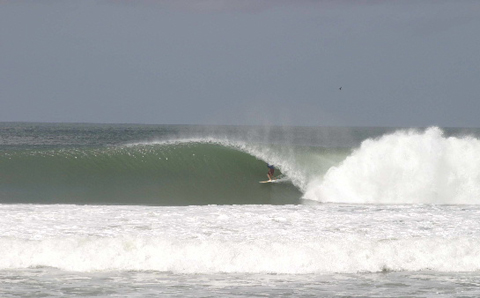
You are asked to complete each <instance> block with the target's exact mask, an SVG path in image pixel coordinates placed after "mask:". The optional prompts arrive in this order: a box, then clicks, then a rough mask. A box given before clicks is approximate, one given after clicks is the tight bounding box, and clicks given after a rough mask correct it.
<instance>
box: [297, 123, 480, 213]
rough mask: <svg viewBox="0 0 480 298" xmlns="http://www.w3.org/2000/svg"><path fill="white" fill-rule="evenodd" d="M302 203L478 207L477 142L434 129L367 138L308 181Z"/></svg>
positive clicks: (479, 171)
mask: <svg viewBox="0 0 480 298" xmlns="http://www.w3.org/2000/svg"><path fill="white" fill-rule="evenodd" d="M304 197H305V198H306V199H309V200H315V201H320V202H341V203H394V204H403V203H439V204H478V203H480V199H479V198H480V140H478V139H475V138H473V137H462V138H457V137H448V138H447V137H444V136H443V133H442V131H441V130H440V129H439V128H429V129H427V130H426V131H425V132H417V131H413V130H410V131H398V132H396V133H393V134H390V135H385V136H383V137H381V138H379V139H369V140H366V141H364V142H363V143H362V145H361V147H360V148H359V149H357V150H356V151H355V152H353V153H352V154H351V155H350V156H349V157H348V158H346V159H345V160H344V161H343V162H342V163H341V164H340V165H338V166H336V167H332V168H331V169H330V170H329V171H328V172H327V173H326V174H325V176H324V177H323V175H322V176H320V177H318V179H316V180H312V181H311V182H309V185H308V187H307V190H306V192H305V196H304Z"/></svg>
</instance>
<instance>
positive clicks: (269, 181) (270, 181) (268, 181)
mask: <svg viewBox="0 0 480 298" xmlns="http://www.w3.org/2000/svg"><path fill="white" fill-rule="evenodd" d="M259 182H260V183H272V182H275V180H267V181H259Z"/></svg>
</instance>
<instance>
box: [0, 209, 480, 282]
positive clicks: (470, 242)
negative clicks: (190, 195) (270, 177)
mask: <svg viewBox="0 0 480 298" xmlns="http://www.w3.org/2000/svg"><path fill="white" fill-rule="evenodd" d="M470 207H471V208H468V209H465V208H462V207H461V206H444V207H441V206H433V205H432V206H414V205H411V206H408V205H404V206H397V205H395V206H383V207H382V206H356V205H349V206H348V205H338V206H334V205H322V206H300V205H297V206H203V207H201V206H191V207H141V206H125V207H121V206H68V205H64V206H62V205H52V206H42V205H0V216H1V217H0V229H1V231H2V234H1V235H0V254H1V255H2V258H0V270H1V269H18V268H20V269H21V268H28V267H38V266H48V267H55V268H60V269H63V270H71V271H81V272H85V271H111V270H121V271H122V270H155V271H170V272H178V273H218V272H243V273H262V272H267V273H290V274H298V273H331V272H344V273H350V272H379V271H385V270H387V271H388V270H391V271H417V270H435V271H444V272H455V271H476V270H480V240H478V239H480V237H479V236H480V230H479V228H478V227H479V225H478V217H479V214H480V209H478V208H477V207H476V206H470ZM459 222H462V225H458V223H459Z"/></svg>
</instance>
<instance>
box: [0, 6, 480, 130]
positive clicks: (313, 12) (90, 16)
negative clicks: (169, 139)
mask: <svg viewBox="0 0 480 298" xmlns="http://www.w3.org/2000/svg"><path fill="white" fill-rule="evenodd" d="M340 87H342V89H341V90H339V88H340ZM0 105H1V106H0V121H41V122H95V123H103V122H108V123H112V122H113V123H152V124H157V123H158V124H247V125H249V124H260V125H263V124H274V125H313V126H407V127H414V126H431V125H439V126H460V127H480V1H478V0H471V1H467V0H465V1H463V0H451V1H444V0H415V1H413V0H412V1H409V0H402V1H387V0H386V1H366V0H364V1H361V0H351V1H347V0H338V1H333V0H330V1H328V0H318V1H315V0H296V1H295V0H291V1H289V0H244V1H241V0H230V1H227V0H198V1H194V0H163V1H162V0H139V1H133V0H132V1H127V0H124V1H120V0H116V1H114V0H64V1H61V0H0Z"/></svg>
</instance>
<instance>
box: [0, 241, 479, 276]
mask: <svg viewBox="0 0 480 298" xmlns="http://www.w3.org/2000/svg"><path fill="white" fill-rule="evenodd" d="M479 247H480V241H479V240H477V239H467V238H459V239H443V238H412V239H401V240H395V239H392V240H386V239H383V240H375V239H366V238H361V237H353V238H330V239H323V238H320V239H304V240H302V241H288V242H287V241H280V240H277V241H275V240H273V241H272V240H270V241H267V240H259V239H257V240H250V241H248V242H241V243H238V242H228V241H227V242H226V241H218V240H182V241H179V240H177V239H169V238H161V237H156V238H151V237H149V238H141V237H140V238H133V237H120V238H118V237H114V238H98V237H79V238H72V237H70V238H69V237H67V238H65V237H64V238H61V239H57V238H52V239H44V240H39V241H33V240H22V239H8V238H3V239H2V241H1V245H0V252H1V253H2V256H3V257H2V258H1V259H0V269H18V268H29V267H39V266H42V267H43V266H46V267H54V268H59V269H63V270H69V271H82V272H88V271H111V270H145V271H146V270H154V271H168V272H176V273H219V272H229V273H230V272H231V273H234V272H240V273H287V274H304V273H357V272H384V271H421V270H434V271H441V272H459V271H478V270H480V248H479Z"/></svg>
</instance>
